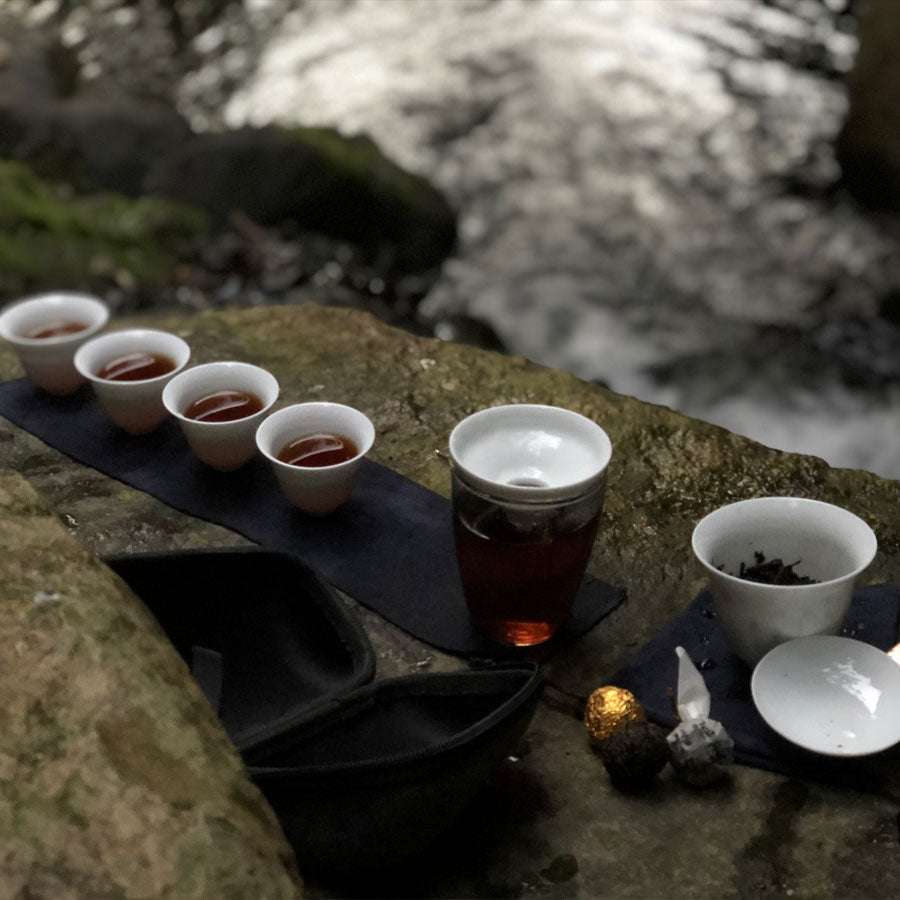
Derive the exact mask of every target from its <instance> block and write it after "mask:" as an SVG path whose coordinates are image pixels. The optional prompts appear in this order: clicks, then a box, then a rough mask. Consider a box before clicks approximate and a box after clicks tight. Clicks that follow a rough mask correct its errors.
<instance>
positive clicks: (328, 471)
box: [256, 402, 375, 516]
mask: <svg viewBox="0 0 900 900" xmlns="http://www.w3.org/2000/svg"><path fill="white" fill-rule="evenodd" d="M319 433H330V434H339V435H342V436H344V437H347V438H350V440H352V441H353V443H354V444H356V447H357V450H358V452H357V454H356V456H354V457H353V458H352V459H349V460H347V461H346V462H341V463H338V464H336V465H332V466H323V467H320V468H307V467H304V466H294V465H290V464H289V463H285V462H281V460H279V459H278V458H277V457H278V454H279V452H280V451H281V450H282V448H283V447H285V446H286V445H287V444H289V443H290V442H291V441H293V440H296V439H297V438H300V437H304V436H306V435H312V434H319ZM374 441H375V426H374V425H372V423H371V421H370V420H369V419H368V417H367V416H366V415H365V414H364V413H361V412H360V411H359V410H358V409H354V408H353V407H351V406H344V405H343V404H340V403H327V402H317V403H297V404H294V405H293V406H286V407H285V408H284V409H280V410H278V412H275V413H272V415H271V416H269V417H268V418H267V419H266V420H265V421H264V422H263V423H262V425H260V426H259V429H258V430H257V432H256V445H257V447H259V450H260V452H261V453H262V454H263V456H265V457H266V458H267V459H268V460H269V462H271V464H272V467H273V469H274V470H275V475H276V477H277V478H278V483H279V484H280V485H281V489H282V491H283V492H284V495H285V497H287V499H288V500H289V501H290V502H291V503H293V504H294V506H296V507H298V508H299V509H302V510H303V511H304V512H306V513H309V514H310V515H314V516H323V515H326V514H328V513H330V512H333V511H334V510H335V509H337V508H338V507H339V506H340V505H341V504H343V503H346V502H347V501H348V500H349V499H350V495H351V493H352V491H353V483H354V481H355V480H356V474H357V472H358V470H359V466H360V463H361V462H362V460H363V458H364V457H365V455H366V454H367V453H368V452H369V450H370V449H371V448H372V444H373V443H374Z"/></svg>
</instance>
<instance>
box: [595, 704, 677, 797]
mask: <svg viewBox="0 0 900 900" xmlns="http://www.w3.org/2000/svg"><path fill="white" fill-rule="evenodd" d="M600 755H601V757H602V759H603V765H604V767H605V768H606V771H607V772H608V773H609V777H610V780H611V781H612V782H613V784H615V785H617V786H618V787H625V788H638V787H643V786H644V785H646V784H649V782H650V781H652V780H653V779H654V778H655V777H656V776H657V775H658V774H659V773H660V772H661V771H662V770H663V769H664V768H665V767H666V763H667V762H668V761H669V745H668V743H667V741H666V732H665V729H663V728H660V727H659V726H658V725H653V724H652V723H650V722H642V721H638V720H632V721H630V722H625V723H624V724H622V725H620V726H619V727H618V728H616V729H615V731H613V733H612V734H611V735H610V736H609V737H608V738H607V740H606V741H604V743H603V746H602V747H601V748H600Z"/></svg>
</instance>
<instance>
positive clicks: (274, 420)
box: [256, 400, 375, 472]
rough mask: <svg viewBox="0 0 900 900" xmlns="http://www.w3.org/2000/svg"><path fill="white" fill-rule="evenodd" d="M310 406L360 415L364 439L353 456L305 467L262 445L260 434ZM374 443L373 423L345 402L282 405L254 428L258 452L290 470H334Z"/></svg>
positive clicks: (357, 458)
mask: <svg viewBox="0 0 900 900" xmlns="http://www.w3.org/2000/svg"><path fill="white" fill-rule="evenodd" d="M311 407H316V408H318V409H332V410H333V409H341V410H349V411H350V412H351V413H353V414H354V415H356V416H360V417H361V419H362V420H364V423H363V428H364V430H365V431H366V440H365V441H364V442H363V443H361V444H360V445H359V446H358V447H357V453H356V455H355V456H352V457H350V459H345V460H344V461H343V462H339V463H332V464H331V465H330V466H316V467H315V468H307V467H304V466H292V465H291V464H290V463H286V462H283V461H282V460H280V459H278V458H277V457H276V456H273V455H272V454H271V453H269V451H268V450H267V449H266V448H265V447H263V445H262V443H261V436H262V437H266V436H267V434H268V432H269V431H271V430H273V429H274V428H275V427H277V425H278V424H279V423H280V422H282V421H284V420H286V419H287V418H289V416H291V415H294V414H295V413H296V410H297V409H300V408H307V409H309V408H311ZM374 443H375V425H374V424H373V423H372V420H371V419H370V418H369V417H368V416H367V415H366V414H365V413H364V412H363V411H362V410H360V409H357V408H356V407H355V406H348V405H347V404H345V403H335V402H333V401H330V400H308V401H305V402H302V403H292V404H290V405H289V406H284V407H282V408H281V409H279V410H277V411H276V412H273V413H272V415H270V416H268V417H267V418H266V420H265V421H264V422H262V424H260V426H259V428H257V430H256V446H257V448H258V449H259V452H260V453H262V455H263V456H264V457H265V458H266V459H268V460H269V461H270V462H271V463H272V464H273V465H275V466H277V467H280V468H281V469H283V470H284V471H290V472H303V471H306V472H334V471H336V470H337V469H341V468H344V467H346V466H349V465H351V464H353V463H356V462H358V461H359V460H360V459H362V458H363V457H364V456H365V455H366V454H367V453H368V452H369V451H370V450H371V449H372V446H373V444H374Z"/></svg>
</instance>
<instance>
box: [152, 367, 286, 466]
mask: <svg viewBox="0 0 900 900" xmlns="http://www.w3.org/2000/svg"><path fill="white" fill-rule="evenodd" d="M228 390H231V391H247V392H248V393H250V394H254V395H255V396H257V397H258V398H259V399H260V401H261V402H262V408H261V409H260V410H259V411H257V412H255V413H252V414H251V415H249V416H245V417H244V418H242V419H235V420H233V421H231V422H203V421H197V420H195V419H189V418H188V417H187V416H186V415H185V414H184V413H185V411H186V410H187V409H188V408H189V407H190V406H191V404H192V403H195V402H196V401H198V400H201V399H202V398H204V397H207V396H209V395H210V394H213V393H215V392H217V391H228ZM277 399H278V382H277V381H276V380H275V376H274V375H272V374H270V373H269V372H267V371H266V370H265V369H262V368H260V367H259V366H253V365H250V364H249V363H243V362H212V363H206V364H204V365H201V366H194V367H193V368H192V369H185V370H184V371H183V372H179V374H178V375H176V376H175V377H174V378H173V379H172V380H171V381H170V382H169V383H168V384H167V385H166V386H165V388H163V392H162V401H163V405H164V406H165V407H166V409H167V410H168V411H169V412H170V413H171V414H172V415H173V416H174V417H175V418H176V419H177V420H178V422H179V424H180V425H181V429H182V431H183V432H184V436H185V438H186V439H187V442H188V444H189V446H190V448H191V450H193V452H194V454H195V455H196V456H197V458H198V459H200V460H202V461H203V462H204V463H206V464H207V465H208V466H212V468H214V469H218V470H219V471H221V472H231V471H233V470H235V469H239V468H240V467H241V466H242V465H244V463H245V462H247V460H248V459H250V457H251V456H253V454H254V453H256V429H257V428H258V427H259V424H260V422H262V420H263V419H265V417H266V416H267V415H268V414H269V410H270V409H271V408H272V405H273V404H274V403H275V401H276V400H277Z"/></svg>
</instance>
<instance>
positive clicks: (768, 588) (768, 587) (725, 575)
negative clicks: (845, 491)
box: [691, 496, 878, 593]
mask: <svg viewBox="0 0 900 900" xmlns="http://www.w3.org/2000/svg"><path fill="white" fill-rule="evenodd" d="M773 502H774V503H777V504H779V505H787V504H789V503H790V504H797V503H800V504H802V505H809V506H819V507H828V508H829V509H832V510H837V511H838V512H839V513H840V515H842V516H844V517H846V518H847V520H848V521H852V522H853V523H854V524H856V525H857V527H859V526H862V528H861V532H862V534H863V535H864V537H865V539H866V541H867V542H868V543H869V547H867V548H865V550H864V551H863V557H864V559H863V561H862V562H861V563H860V564H859V565H857V566H856V567H855V568H853V569H851V570H850V571H849V572H846V573H845V574H843V575H838V576H837V577H836V578H829V579H827V580H825V581H816V582H813V583H812V584H765V583H764V582H758V581H748V580H747V579H746V578H741V577H740V576H738V575H732V574H731V573H730V572H725V571H723V570H722V569H717V568H716V567H715V566H714V565H713V564H712V561H711V560H708V559H707V558H706V557H705V555H703V554H701V552H700V550H699V549H698V546H697V544H698V533H702V530H703V529H707V528H709V527H710V521H711V520H712V519H714V518H715V517H717V516H718V515H719V514H721V513H722V511H723V510H728V509H733V508H735V507H740V506H745V507H747V506H751V505H752V506H758V505H761V504H762V503H768V504H770V505H771V504H772V503H773ZM691 549H692V550H693V553H694V558H695V559H696V560H697V561H698V562H699V563H700V564H701V565H702V566H703V567H704V568H705V569H706V570H707V571H708V572H709V573H710V574H713V575H715V576H716V577H719V578H722V579H723V580H724V581H725V582H726V583H731V584H739V585H743V586H745V587H751V588H753V589H759V590H760V591H762V592H766V593H768V592H772V591H781V592H791V593H794V592H796V593H803V592H806V591H815V590H821V589H822V588H826V587H831V586H833V585H837V584H841V583H843V582H846V581H848V580H850V579H853V578H856V577H857V576H858V575H859V574H860V573H861V572H864V571H865V570H866V569H867V568H868V567H869V566H870V565H871V563H872V560H873V559H874V558H875V554H876V553H877V552H878V538H877V536H876V535H875V532H874V531H873V530H872V527H871V526H870V525H869V524H868V522H866V521H865V520H864V519H862V518H861V517H860V516H858V515H856V513H853V512H850V510H849V509H844V507H842V506H838V505H837V504H834V503H828V502H827V501H825V500H814V499H813V498H811V497H788V496H767V497H750V498H747V499H745V500H736V501H735V502H734V503H726V504H725V505H724V506H720V507H717V508H716V509H714V510H712V511H711V512H708V513H707V514H706V515H705V516H703V518H702V519H700V521H699V522H697V524H696V525H695V526H694V530H693V531H692V533H691Z"/></svg>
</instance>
